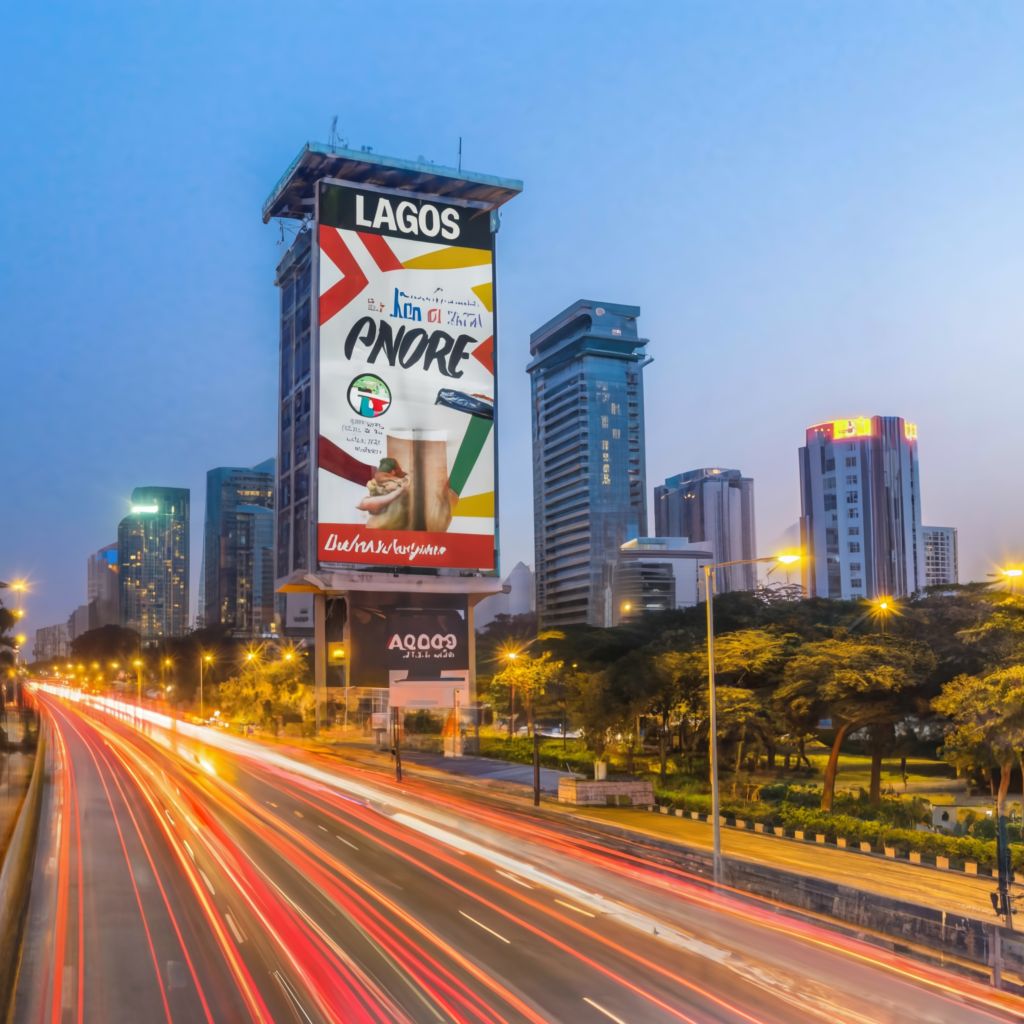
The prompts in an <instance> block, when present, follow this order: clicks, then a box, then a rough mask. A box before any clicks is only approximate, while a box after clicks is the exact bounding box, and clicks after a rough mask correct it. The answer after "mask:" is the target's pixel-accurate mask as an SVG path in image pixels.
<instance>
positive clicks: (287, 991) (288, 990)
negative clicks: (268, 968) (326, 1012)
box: [274, 971, 313, 1024]
mask: <svg viewBox="0 0 1024 1024" xmlns="http://www.w3.org/2000/svg"><path fill="white" fill-rule="evenodd" d="M274 977H275V978H277V983H278V984H279V985H280V986H281V988H283V989H284V991H285V994H286V995H287V996H288V998H289V999H291V1001H292V1002H293V1003H294V1004H295V1006H296V1008H297V1009H298V1011H299V1013H301V1014H302V1016H303V1017H305V1018H306V1020H308V1021H309V1024H313V1018H312V1017H310V1015H309V1014H308V1013H306V1008H305V1007H304V1006H303V1005H302V1003H300V1002H299V997H298V994H297V993H296V991H295V989H293V988H292V987H291V985H289V984H288V982H287V981H286V980H285V977H284V975H283V974H282V973H281V972H280V971H274Z"/></svg>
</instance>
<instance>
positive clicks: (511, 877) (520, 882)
mask: <svg viewBox="0 0 1024 1024" xmlns="http://www.w3.org/2000/svg"><path fill="white" fill-rule="evenodd" d="M495 870H496V871H497V872H498V874H499V875H502V876H503V877H505V878H507V879H508V880H509V881H510V882H515V883H516V885H521V886H522V887H523V888H524V889H532V888H533V886H532V885H529V884H528V883H526V882H524V881H523V880H522V879H521V878H516V876H515V875H513V874H510V873H509V872H508V871H502V870H501V868H496V869H495Z"/></svg>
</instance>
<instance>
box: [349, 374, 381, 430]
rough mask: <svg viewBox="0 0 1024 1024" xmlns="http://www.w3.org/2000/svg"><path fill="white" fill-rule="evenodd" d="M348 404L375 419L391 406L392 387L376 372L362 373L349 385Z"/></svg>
mask: <svg viewBox="0 0 1024 1024" xmlns="http://www.w3.org/2000/svg"><path fill="white" fill-rule="evenodd" d="M348 404H349V405H350V406H351V407H352V411H353V412H354V413H357V414H358V415H359V416H365V417H366V418H367V419H371V420H374V419H376V418H377V417H378V416H383V415H384V413H386V412H387V411H388V409H389V408H390V407H391V388H389V387H388V386H387V384H385V383H384V381H382V380H381V379H380V377H378V376H377V375H376V374H375V373H361V374H360V375H359V376H358V377H356V378H355V379H354V380H353V381H352V383H351V384H349V386H348Z"/></svg>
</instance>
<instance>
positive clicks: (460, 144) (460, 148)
mask: <svg viewBox="0 0 1024 1024" xmlns="http://www.w3.org/2000/svg"><path fill="white" fill-rule="evenodd" d="M459 171H460V172H461V171H462V136H461V135H460V136H459Z"/></svg>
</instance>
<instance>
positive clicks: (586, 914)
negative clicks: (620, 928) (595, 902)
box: [555, 896, 597, 917]
mask: <svg viewBox="0 0 1024 1024" xmlns="http://www.w3.org/2000/svg"><path fill="white" fill-rule="evenodd" d="M555 902H556V903H561V905H562V906H563V907H568V908H569V910H575V911H576V913H577V914H582V915H583V916H584V917H597V914H592V913H591V912H590V911H589V910H584V909H583V908H582V907H574V906H573V905H572V904H571V903H566V902H565V900H560V899H558V897H557V896H556V897H555Z"/></svg>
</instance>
